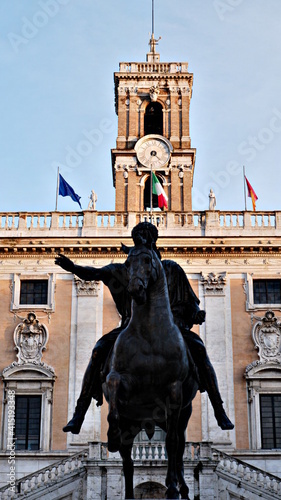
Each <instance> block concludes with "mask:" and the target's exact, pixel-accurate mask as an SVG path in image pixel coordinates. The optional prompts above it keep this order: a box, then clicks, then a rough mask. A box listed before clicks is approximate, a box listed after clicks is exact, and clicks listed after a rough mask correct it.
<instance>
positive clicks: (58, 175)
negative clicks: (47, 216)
mask: <svg viewBox="0 0 281 500" xmlns="http://www.w3.org/2000/svg"><path fill="white" fill-rule="evenodd" d="M59 177H60V167H58V174H57V194H56V208H55V211H56V212H57V211H58V197H59Z"/></svg>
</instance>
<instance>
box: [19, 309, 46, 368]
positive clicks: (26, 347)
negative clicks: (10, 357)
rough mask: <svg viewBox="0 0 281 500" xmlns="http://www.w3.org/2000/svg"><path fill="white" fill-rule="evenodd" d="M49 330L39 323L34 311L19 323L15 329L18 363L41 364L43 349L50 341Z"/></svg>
mask: <svg viewBox="0 0 281 500" xmlns="http://www.w3.org/2000/svg"><path fill="white" fill-rule="evenodd" d="M48 337H49V334H48V330H47V328H46V326H45V325H43V324H42V323H39V321H38V319H37V318H36V314H35V313H34V312H30V313H28V315H27V318H26V319H24V320H23V322H22V323H19V324H18V325H17V326H16V328H15V330H14V342H15V350H17V358H18V363H17V364H18V365H24V364H26V363H32V364H38V365H39V364H41V360H42V354H43V351H44V350H45V349H46V344H47V342H48Z"/></svg>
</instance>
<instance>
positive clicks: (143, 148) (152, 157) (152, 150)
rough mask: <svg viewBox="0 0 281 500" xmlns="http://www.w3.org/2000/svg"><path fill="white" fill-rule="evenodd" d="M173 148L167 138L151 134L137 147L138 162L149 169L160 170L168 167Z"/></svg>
mask: <svg viewBox="0 0 281 500" xmlns="http://www.w3.org/2000/svg"><path fill="white" fill-rule="evenodd" d="M172 149H173V147H172V145H171V143H170V141H168V140H167V139H166V138H165V137H162V135H157V134H149V135H145V136H144V137H142V138H141V139H140V140H139V141H138V142H137V143H136V145H135V150H136V153H137V159H138V161H139V162H140V163H141V164H142V165H143V166H144V167H147V168H153V169H159V168H163V167H165V166H166V165H167V163H168V162H169V160H170V156H171V151H172Z"/></svg>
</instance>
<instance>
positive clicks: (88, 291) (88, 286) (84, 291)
mask: <svg viewBox="0 0 281 500" xmlns="http://www.w3.org/2000/svg"><path fill="white" fill-rule="evenodd" d="M74 281H75V285H76V292H77V295H78V296H80V295H92V296H94V297H97V296H98V281H84V280H81V279H80V278H77V277H76V276H75V278H74Z"/></svg>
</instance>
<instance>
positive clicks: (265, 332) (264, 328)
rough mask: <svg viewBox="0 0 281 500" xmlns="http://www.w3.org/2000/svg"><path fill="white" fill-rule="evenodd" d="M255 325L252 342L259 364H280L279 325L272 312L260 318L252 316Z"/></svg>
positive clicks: (280, 340) (280, 324)
mask: <svg viewBox="0 0 281 500" xmlns="http://www.w3.org/2000/svg"><path fill="white" fill-rule="evenodd" d="M254 318H255V319H257V320H258V321H257V323H256V324H255V325H254V327H253V332H252V335H253V341H254V344H255V347H256V349H258V355H259V358H260V364H262V363H268V362H272V361H273V362H277V363H280V364H281V323H280V321H278V319H277V318H276V316H275V314H274V312H273V311H271V310H268V311H267V312H266V313H265V315H264V316H263V317H262V318H260V317H256V316H254Z"/></svg>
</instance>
